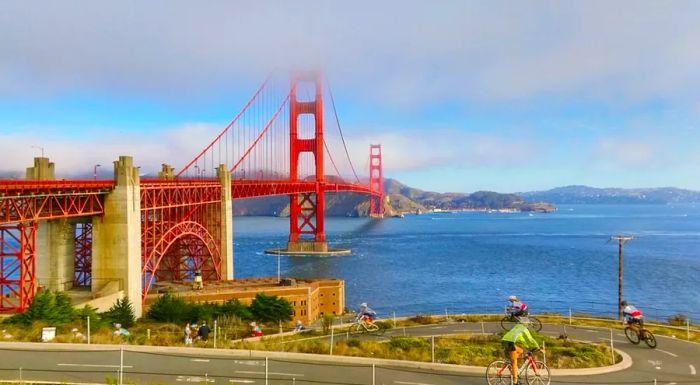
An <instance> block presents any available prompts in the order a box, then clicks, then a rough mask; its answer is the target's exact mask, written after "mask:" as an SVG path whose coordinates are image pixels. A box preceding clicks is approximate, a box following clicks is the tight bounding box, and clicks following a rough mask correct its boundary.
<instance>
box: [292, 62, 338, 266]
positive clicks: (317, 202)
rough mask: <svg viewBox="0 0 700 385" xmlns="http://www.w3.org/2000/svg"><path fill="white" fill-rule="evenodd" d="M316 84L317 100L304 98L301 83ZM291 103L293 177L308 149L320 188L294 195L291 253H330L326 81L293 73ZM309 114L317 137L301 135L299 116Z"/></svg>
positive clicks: (316, 75)
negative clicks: (325, 164)
mask: <svg viewBox="0 0 700 385" xmlns="http://www.w3.org/2000/svg"><path fill="white" fill-rule="evenodd" d="M308 83H312V84H313V85H314V89H315V95H314V99H313V100H307V101H301V100H299V98H298V95H297V90H298V86H299V85H300V84H302V85H308ZM289 103H290V105H289V147H290V149H289V150H290V151H289V155H290V159H289V165H290V166H289V179H290V181H292V182H296V181H298V180H299V158H300V156H301V154H302V153H305V152H308V153H311V154H313V156H314V160H315V162H314V164H315V167H316V176H315V182H316V191H315V192H313V193H301V194H292V195H290V202H289V203H290V205H289V241H288V242H287V251H289V252H320V253H325V252H328V243H327V242H326V232H325V228H324V222H323V219H324V209H325V206H324V196H323V193H324V191H325V180H324V175H323V82H322V78H321V74H320V73H318V72H303V73H302V72H299V73H295V74H293V75H292V81H291V90H290V102H289ZM303 114H309V115H312V116H313V119H314V136H313V137H311V138H300V137H299V127H298V125H299V117H300V115H303Z"/></svg>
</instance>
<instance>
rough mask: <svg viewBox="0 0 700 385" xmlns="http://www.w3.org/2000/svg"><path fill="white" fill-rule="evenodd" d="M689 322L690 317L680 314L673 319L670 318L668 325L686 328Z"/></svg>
mask: <svg viewBox="0 0 700 385" xmlns="http://www.w3.org/2000/svg"><path fill="white" fill-rule="evenodd" d="M687 322H688V317H686V316H685V315H683V314H680V313H678V314H676V315H674V316H672V317H668V324H669V325H671V326H685V325H686V323H687Z"/></svg>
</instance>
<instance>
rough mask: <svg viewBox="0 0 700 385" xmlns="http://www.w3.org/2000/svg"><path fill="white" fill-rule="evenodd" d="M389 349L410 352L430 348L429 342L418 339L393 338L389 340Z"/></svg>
mask: <svg viewBox="0 0 700 385" xmlns="http://www.w3.org/2000/svg"><path fill="white" fill-rule="evenodd" d="M389 347H390V348H392V349H401V350H403V351H409V350H412V349H422V348H426V347H430V344H429V343H428V341H426V340H424V339H422V338H416V337H392V338H391V340H389Z"/></svg>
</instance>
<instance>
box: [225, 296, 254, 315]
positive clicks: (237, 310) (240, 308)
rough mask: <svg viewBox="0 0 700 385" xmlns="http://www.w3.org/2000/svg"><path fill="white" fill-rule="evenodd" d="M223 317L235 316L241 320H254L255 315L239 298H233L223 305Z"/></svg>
mask: <svg viewBox="0 0 700 385" xmlns="http://www.w3.org/2000/svg"><path fill="white" fill-rule="evenodd" d="M220 311H221V315H227V316H230V315H233V316H236V317H238V318H240V319H244V320H252V319H253V314H252V313H251V312H250V308H249V307H248V306H246V305H244V304H242V303H241V301H239V300H238V298H231V299H229V300H227V301H226V302H224V303H223V304H222V305H221V310H220Z"/></svg>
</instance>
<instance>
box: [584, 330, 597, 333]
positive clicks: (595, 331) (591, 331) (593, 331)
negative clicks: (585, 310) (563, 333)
mask: <svg viewBox="0 0 700 385" xmlns="http://www.w3.org/2000/svg"><path fill="white" fill-rule="evenodd" d="M584 330H586V331H587V332H589V333H598V330H591V329H584Z"/></svg>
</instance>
